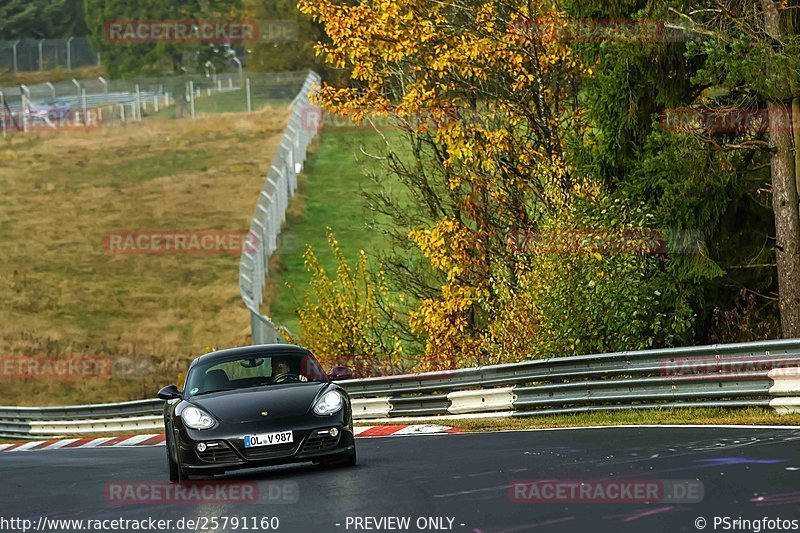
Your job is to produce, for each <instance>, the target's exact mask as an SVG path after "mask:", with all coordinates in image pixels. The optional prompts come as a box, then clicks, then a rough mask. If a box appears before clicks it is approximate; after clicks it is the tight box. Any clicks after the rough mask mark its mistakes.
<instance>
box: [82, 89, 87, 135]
mask: <svg viewBox="0 0 800 533" xmlns="http://www.w3.org/2000/svg"><path fill="white" fill-rule="evenodd" d="M81 108H82V109H83V125H84V126H88V125H89V115H88V113H89V110H88V109H87V106H86V89H81Z"/></svg>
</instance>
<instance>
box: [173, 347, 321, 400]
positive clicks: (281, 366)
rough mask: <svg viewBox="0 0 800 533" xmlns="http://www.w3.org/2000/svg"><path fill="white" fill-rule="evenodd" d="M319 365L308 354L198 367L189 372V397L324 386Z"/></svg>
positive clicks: (250, 357) (248, 357)
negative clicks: (294, 385) (286, 386)
mask: <svg viewBox="0 0 800 533" xmlns="http://www.w3.org/2000/svg"><path fill="white" fill-rule="evenodd" d="M327 381H328V377H327V376H326V375H325V373H324V372H323V371H322V368H321V367H320V366H319V363H318V362H317V360H316V359H314V357H313V356H311V355H309V354H285V353H283V354H268V355H267V354H256V355H254V354H248V355H246V356H239V357H235V358H228V359H222V360H220V359H217V360H213V361H209V362H208V363H202V364H198V365H196V366H194V367H192V369H191V370H190V371H189V375H188V376H187V378H186V387H185V391H186V393H187V394H188V395H189V396H197V395H201V394H210V393H213V392H221V391H228V390H237V389H249V388H252V387H266V386H272V385H279V384H284V383H308V382H327Z"/></svg>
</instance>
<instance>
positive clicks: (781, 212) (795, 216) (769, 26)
mask: <svg viewBox="0 0 800 533" xmlns="http://www.w3.org/2000/svg"><path fill="white" fill-rule="evenodd" d="M763 7H764V22H765V28H766V30H767V33H768V34H769V35H770V36H772V37H774V38H775V39H779V38H780V36H781V27H780V11H779V9H778V7H779V4H778V2H774V1H773V0H763ZM767 75H768V76H775V75H777V73H774V72H767ZM787 100H789V98H787ZM768 108H769V124H770V126H769V129H770V131H769V143H770V148H772V157H771V161H770V163H771V168H770V170H771V172H772V208H773V211H774V213H775V240H776V242H775V254H776V256H777V263H778V305H779V307H780V314H781V332H782V335H783V337H784V338H791V337H800V205H798V199H797V183H796V175H795V159H794V154H793V153H792V147H793V142H792V131H791V127H789V124H791V122H788V121H787V120H786V117H787V116H788V114H789V110H788V109H787V106H786V104H785V103H784V102H781V101H776V100H772V101H770V102H769V103H768Z"/></svg>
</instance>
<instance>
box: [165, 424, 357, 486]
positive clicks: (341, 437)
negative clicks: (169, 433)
mask: <svg viewBox="0 0 800 533" xmlns="http://www.w3.org/2000/svg"><path fill="white" fill-rule="evenodd" d="M334 427H335V428H336V429H337V430H338V435H337V436H336V437H332V436H331V435H330V429H331V428H334ZM287 429H291V430H292V436H293V442H291V443H288V444H274V445H270V446H259V447H255V448H245V447H244V434H243V433H242V434H240V433H237V434H235V435H234V434H228V435H225V436H219V435H215V434H214V433H219V432H211V433H207V432H205V431H197V430H188V429H186V428H182V429H181V430H179V432H178V433H179V440H180V454H181V465H182V466H183V468H184V469H185V470H186V471H187V472H195V473H222V472H225V471H229V470H238V469H242V468H258V467H262V466H271V465H277V464H285V463H296V462H307V461H315V460H318V459H320V458H324V457H326V456H330V455H337V454H342V453H347V452H350V451H352V450H354V449H355V439H354V436H353V429H352V427H348V426H343V425H342V424H341V423H337V421H334V420H329V421H322V422H321V423H318V424H313V425H311V426H305V427H286V428H274V427H272V428H269V429H268V430H266V431H261V430H258V431H250V432H247V434H248V435H252V434H253V433H262V432H273V431H284V430H287ZM200 442H204V443H205V444H206V450H205V451H203V452H198V451H197V444H199V443H200Z"/></svg>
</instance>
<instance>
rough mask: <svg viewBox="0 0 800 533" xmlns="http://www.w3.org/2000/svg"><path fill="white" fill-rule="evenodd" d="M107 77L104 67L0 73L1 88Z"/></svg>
mask: <svg viewBox="0 0 800 533" xmlns="http://www.w3.org/2000/svg"><path fill="white" fill-rule="evenodd" d="M105 75H106V73H105V70H104V69H103V68H102V67H86V68H81V69H74V70H67V69H63V68H58V69H54V70H44V71H41V72H38V71H37V72H19V73H17V74H14V73H13V72H11V71H10V70H8V71H0V87H5V86H17V85H20V84H25V85H33V84H36V83H45V82H48V81H49V82H51V83H56V82H59V81H64V80H71V79H72V78H77V79H84V78H96V77H98V76H105Z"/></svg>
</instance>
